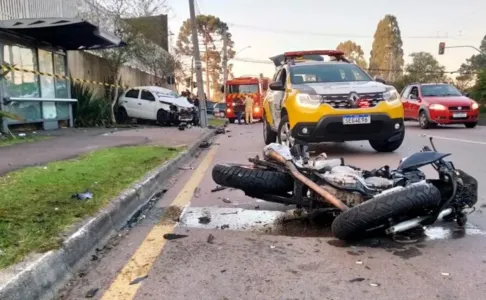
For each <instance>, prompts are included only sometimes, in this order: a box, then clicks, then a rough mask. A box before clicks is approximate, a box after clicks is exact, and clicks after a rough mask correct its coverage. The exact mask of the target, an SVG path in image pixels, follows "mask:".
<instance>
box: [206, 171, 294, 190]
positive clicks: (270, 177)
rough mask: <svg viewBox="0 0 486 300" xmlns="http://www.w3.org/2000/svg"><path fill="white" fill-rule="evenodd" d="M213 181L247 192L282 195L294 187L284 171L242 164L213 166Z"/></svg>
mask: <svg viewBox="0 0 486 300" xmlns="http://www.w3.org/2000/svg"><path fill="white" fill-rule="evenodd" d="M212 177H213V180H214V182H216V183H217V184H219V185H221V186H225V187H230V188H235V189H239V190H242V191H244V192H246V193H249V194H254V193H255V192H258V193H267V194H277V195H283V194H285V193H286V192H290V191H292V190H293V188H294V180H293V178H292V177H291V176H290V175H289V174H286V173H283V172H278V171H270V170H262V169H256V168H253V167H252V166H244V165H220V164H217V165H215V166H214V168H213V172H212Z"/></svg>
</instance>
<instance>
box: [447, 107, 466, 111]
mask: <svg viewBox="0 0 486 300" xmlns="http://www.w3.org/2000/svg"><path fill="white" fill-rule="evenodd" d="M459 107H460V108H461V109H460V110H461V111H463V110H470V109H471V108H470V107H469V106H449V110H459Z"/></svg>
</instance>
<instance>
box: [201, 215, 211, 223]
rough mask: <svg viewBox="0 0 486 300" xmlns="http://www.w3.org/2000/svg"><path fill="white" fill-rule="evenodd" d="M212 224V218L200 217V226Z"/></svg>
mask: <svg viewBox="0 0 486 300" xmlns="http://www.w3.org/2000/svg"><path fill="white" fill-rule="evenodd" d="M210 222H211V218H210V217H208V216H204V217H199V224H209V223H210Z"/></svg>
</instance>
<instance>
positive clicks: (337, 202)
mask: <svg viewBox="0 0 486 300" xmlns="http://www.w3.org/2000/svg"><path fill="white" fill-rule="evenodd" d="M267 156H268V157H269V158H271V159H273V160H275V161H276V162H279V163H280V164H282V165H285V166H286V167H287V168H288V169H289V171H290V173H292V175H293V176H294V177H295V178H296V179H297V180H299V181H300V182H301V183H303V184H304V185H306V186H307V187H309V188H310V189H311V190H313V191H314V192H316V193H317V194H319V196H321V197H322V198H323V199H324V200H325V201H327V202H329V203H331V204H332V205H334V206H335V207H337V208H339V209H340V210H342V211H345V210H348V209H349V207H348V206H346V204H344V203H343V202H342V201H341V200H339V199H338V198H336V197H335V196H334V195H333V194H331V193H329V192H328V191H326V190H325V189H323V188H321V187H320V186H319V185H317V184H316V183H315V182H313V181H312V180H310V179H309V178H307V177H305V175H304V174H302V173H300V172H299V170H297V168H296V167H295V165H294V164H293V163H292V161H288V160H286V159H285V158H284V157H283V156H282V155H280V154H278V153H277V152H276V151H273V150H272V151H269V153H268V154H267Z"/></svg>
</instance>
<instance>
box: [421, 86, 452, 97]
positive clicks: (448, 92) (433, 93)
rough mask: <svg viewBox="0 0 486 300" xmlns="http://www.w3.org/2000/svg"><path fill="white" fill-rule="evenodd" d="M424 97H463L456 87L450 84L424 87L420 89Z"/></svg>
mask: <svg viewBox="0 0 486 300" xmlns="http://www.w3.org/2000/svg"><path fill="white" fill-rule="evenodd" d="M420 90H421V92H422V96H423V97H457V96H462V94H461V92H459V91H458V90H457V89H456V88H455V87H453V86H452V85H448V84H435V85H423V86H421V87H420Z"/></svg>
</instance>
